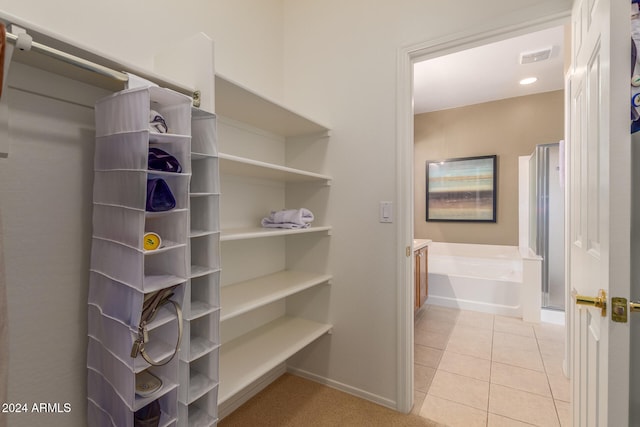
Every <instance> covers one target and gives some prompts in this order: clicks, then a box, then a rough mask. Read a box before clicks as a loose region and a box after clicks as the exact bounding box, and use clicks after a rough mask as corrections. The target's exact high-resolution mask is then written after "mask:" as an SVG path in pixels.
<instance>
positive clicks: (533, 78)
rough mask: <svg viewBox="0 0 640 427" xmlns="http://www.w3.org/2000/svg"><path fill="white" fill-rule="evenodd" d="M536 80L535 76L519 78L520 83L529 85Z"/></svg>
mask: <svg viewBox="0 0 640 427" xmlns="http://www.w3.org/2000/svg"><path fill="white" fill-rule="evenodd" d="M536 81H538V79H537V78H536V77H527V78H526V79H522V80H520V84H521V85H530V84H531V83H535V82H536Z"/></svg>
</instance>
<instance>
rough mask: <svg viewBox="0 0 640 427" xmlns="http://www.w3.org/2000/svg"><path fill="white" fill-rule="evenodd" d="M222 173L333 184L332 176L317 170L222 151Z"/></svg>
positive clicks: (220, 157) (220, 156)
mask: <svg viewBox="0 0 640 427" xmlns="http://www.w3.org/2000/svg"><path fill="white" fill-rule="evenodd" d="M218 157H219V159H220V173H221V174H228V175H239V176H250V177H253V178H261V179H271V180H278V181H286V182H318V183H321V184H324V185H330V184H331V177H330V176H329V175H323V174H319V173H315V172H308V171H305V170H301V169H294V168H290V167H287V166H281V165H276V164H273V163H267V162H261V161H259V160H252V159H247V158H245V157H238V156H233V155H231V154H224V153H220V154H219V155H218Z"/></svg>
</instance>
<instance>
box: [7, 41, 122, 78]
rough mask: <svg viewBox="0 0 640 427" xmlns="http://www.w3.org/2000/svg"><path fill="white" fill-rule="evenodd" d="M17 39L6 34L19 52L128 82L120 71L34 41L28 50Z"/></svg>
mask: <svg viewBox="0 0 640 427" xmlns="http://www.w3.org/2000/svg"><path fill="white" fill-rule="evenodd" d="M18 38H19V36H17V35H15V34H13V33H10V32H7V41H8V42H11V43H12V44H14V45H16V47H17V48H18V49H21V50H33V51H35V52H39V53H42V54H43V55H47V56H50V57H52V58H55V59H58V60H60V61H63V62H66V63H67V64H71V65H75V66H76V67H80V68H82V69H85V70H88V71H92V72H94V73H97V74H100V75H102V76H106V77H110V78H112V79H115V80H118V81H121V82H128V81H129V76H128V75H127V74H125V73H123V72H120V71H116V70H112V69H111V68H107V67H105V66H102V65H100V64H96V63H94V62H91V61H87V60H86V59H82V58H79V57H77V56H74V55H71V54H68V53H66V52H63V51H61V50H58V49H54V48H52V47H49V46H45V45H43V44H41V43H38V42H34V41H31V40H29V41H30V43H29V48H28V49H25V48H24V47H21V46H20V43H19V42H18Z"/></svg>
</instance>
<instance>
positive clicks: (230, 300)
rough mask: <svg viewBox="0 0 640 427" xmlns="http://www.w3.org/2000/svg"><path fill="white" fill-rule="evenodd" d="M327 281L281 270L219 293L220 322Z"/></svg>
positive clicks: (324, 275) (227, 287) (311, 275)
mask: <svg viewBox="0 0 640 427" xmlns="http://www.w3.org/2000/svg"><path fill="white" fill-rule="evenodd" d="M330 280H331V275H329V274H316V273H307V272H303V271H292V270H284V271H280V272H277V273H274V274H269V275H266V276H262V277H258V278H255V279H251V280H247V281H243V282H238V283H234V284H231V285H228V286H224V287H223V288H221V289H220V305H221V311H220V321H221V322H222V321H224V320H227V319H231V318H233V317H235V316H239V315H241V314H243V313H246V312H248V311H251V310H253V309H256V308H258V307H261V306H263V305H266V304H269V303H272V302H274V301H277V300H280V299H282V298H286V297H287V296H289V295H293V294H295V293H297V292H300V291H303V290H305V289H309V288H311V287H313V286H317V285H320V284H323V283H327V282H328V281H330Z"/></svg>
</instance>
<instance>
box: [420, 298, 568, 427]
mask: <svg viewBox="0 0 640 427" xmlns="http://www.w3.org/2000/svg"><path fill="white" fill-rule="evenodd" d="M414 341H415V348H414V351H415V354H414V359H415V367H414V376H415V379H414V383H415V405H414V408H413V412H414V413H416V414H419V415H420V416H422V417H425V418H429V419H431V420H433V421H437V422H439V423H441V424H444V425H447V426H451V427H456V426H462V427H473V426H482V427H501V426H508V427H518V426H532V425H534V426H544V427H546V426H562V427H564V426H569V425H570V424H571V423H570V415H569V412H570V411H569V408H570V405H569V399H570V398H569V380H568V379H567V378H566V377H565V376H564V375H563V373H562V362H563V357H564V327H563V326H559V325H554V324H550V323H540V324H529V323H525V322H523V321H522V320H521V319H515V318H511V317H503V316H496V315H491V314H486V313H478V312H473V311H464V310H456V309H451V308H445V307H439V306H433V305H428V304H427V305H425V307H424V308H422V309H421V310H420V312H418V313H417V314H416V321H415V340H414Z"/></svg>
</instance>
